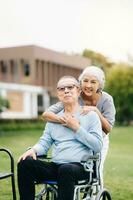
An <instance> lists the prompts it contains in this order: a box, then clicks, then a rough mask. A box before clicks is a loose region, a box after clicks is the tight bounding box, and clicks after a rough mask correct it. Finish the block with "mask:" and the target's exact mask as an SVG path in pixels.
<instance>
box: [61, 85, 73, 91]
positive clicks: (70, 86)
mask: <svg viewBox="0 0 133 200" xmlns="http://www.w3.org/2000/svg"><path fill="white" fill-rule="evenodd" d="M74 87H76V85H68V86H64V87H57V90H58V91H59V92H64V91H65V89H68V90H73V89H74Z"/></svg>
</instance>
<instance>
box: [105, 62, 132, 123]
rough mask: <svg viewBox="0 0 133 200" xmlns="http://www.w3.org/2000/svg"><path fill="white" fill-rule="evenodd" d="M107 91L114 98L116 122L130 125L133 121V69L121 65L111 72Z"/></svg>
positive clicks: (114, 67)
mask: <svg viewBox="0 0 133 200" xmlns="http://www.w3.org/2000/svg"><path fill="white" fill-rule="evenodd" d="M106 90H107V91H108V92H109V93H110V94H111V95H112V96H113V98H114V102H115V106H116V112H117V114H116V121H117V122H119V123H125V124H129V123H131V122H132V121H133V105H132V104H133V67H130V66H128V65H124V64H119V65H114V66H113V68H111V69H110V70H109V73H108V76H107V83H106Z"/></svg>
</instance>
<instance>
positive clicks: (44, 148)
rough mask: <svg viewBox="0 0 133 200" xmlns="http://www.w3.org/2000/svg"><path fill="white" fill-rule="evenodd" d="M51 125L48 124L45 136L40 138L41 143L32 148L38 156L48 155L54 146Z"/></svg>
mask: <svg viewBox="0 0 133 200" xmlns="http://www.w3.org/2000/svg"><path fill="white" fill-rule="evenodd" d="M50 132H51V123H47V124H46V127H45V130H44V132H43V135H42V136H41V137H40V139H39V141H38V142H37V143H36V144H35V145H34V146H33V147H32V148H33V149H34V150H35V152H36V153H37V155H46V154H47V152H48V150H49V149H50V147H51V146H52V144H53V139H52V137H51V134H50Z"/></svg>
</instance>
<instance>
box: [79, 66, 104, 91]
mask: <svg viewBox="0 0 133 200" xmlns="http://www.w3.org/2000/svg"><path fill="white" fill-rule="evenodd" d="M87 75H92V76H95V77H96V78H97V80H98V81H99V84H100V87H101V89H103V88H104V84H105V74H104V71H103V70H102V69H100V68H99V67H96V66H88V67H86V68H85V69H84V70H83V72H82V73H81V75H80V76H79V81H80V82H82V80H83V78H84V76H87Z"/></svg>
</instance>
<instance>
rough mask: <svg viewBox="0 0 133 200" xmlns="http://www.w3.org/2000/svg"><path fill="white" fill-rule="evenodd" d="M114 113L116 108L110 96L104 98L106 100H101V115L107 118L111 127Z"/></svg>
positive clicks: (113, 121)
mask: <svg viewBox="0 0 133 200" xmlns="http://www.w3.org/2000/svg"><path fill="white" fill-rule="evenodd" d="M115 114H116V110H115V105H114V101H113V98H112V97H111V96H110V98H106V100H105V101H104V102H103V108H102V115H103V116H104V117H105V118H106V119H107V120H108V122H109V124H110V125H111V127H113V126H114V123H115Z"/></svg>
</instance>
